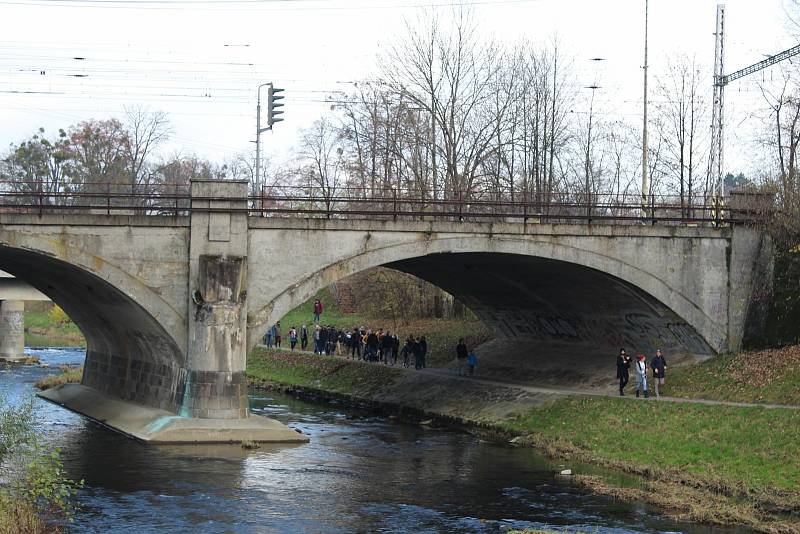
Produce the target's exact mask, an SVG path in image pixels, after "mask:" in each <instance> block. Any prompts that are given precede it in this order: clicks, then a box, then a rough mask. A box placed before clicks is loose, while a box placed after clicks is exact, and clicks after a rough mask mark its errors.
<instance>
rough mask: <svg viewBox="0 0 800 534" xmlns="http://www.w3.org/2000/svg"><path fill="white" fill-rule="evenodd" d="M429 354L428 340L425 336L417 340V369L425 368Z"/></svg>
mask: <svg viewBox="0 0 800 534" xmlns="http://www.w3.org/2000/svg"><path fill="white" fill-rule="evenodd" d="M427 355H428V341H427V340H426V339H425V336H422V337H420V338H419V341H417V369H425V356H427Z"/></svg>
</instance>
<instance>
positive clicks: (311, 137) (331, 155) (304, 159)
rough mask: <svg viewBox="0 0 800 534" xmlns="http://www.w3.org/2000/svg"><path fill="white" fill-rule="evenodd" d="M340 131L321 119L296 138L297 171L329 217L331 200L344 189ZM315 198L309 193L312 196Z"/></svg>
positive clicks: (343, 162)
mask: <svg viewBox="0 0 800 534" xmlns="http://www.w3.org/2000/svg"><path fill="white" fill-rule="evenodd" d="M341 141H342V137H341V130H339V129H338V128H336V127H335V126H334V125H333V124H332V123H331V122H330V121H329V120H328V119H326V118H322V119H319V120H317V121H315V122H314V124H313V125H312V126H311V127H310V128H308V129H307V130H304V131H303V132H302V134H301V139H300V152H299V156H300V163H301V164H302V169H301V172H302V173H303V176H304V178H305V181H306V184H307V187H308V188H309V189H310V190H312V189H313V190H316V191H318V192H319V193H320V194H321V195H322V197H323V199H324V202H325V211H326V213H327V214H328V216H330V214H331V209H332V205H333V199H334V198H335V197H336V195H337V194H338V193H339V191H340V189H341V188H342V187H343V186H344V182H345V161H344V158H343V155H344V148H343V147H342V143H341ZM313 196H315V195H313V194H312V197H313Z"/></svg>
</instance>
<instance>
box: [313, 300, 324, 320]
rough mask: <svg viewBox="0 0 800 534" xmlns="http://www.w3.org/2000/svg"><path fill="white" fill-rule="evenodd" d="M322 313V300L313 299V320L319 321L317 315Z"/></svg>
mask: <svg viewBox="0 0 800 534" xmlns="http://www.w3.org/2000/svg"><path fill="white" fill-rule="evenodd" d="M320 315H322V301H321V300H319V299H317V300H315V301H314V322H315V323H318V322H319V317H320Z"/></svg>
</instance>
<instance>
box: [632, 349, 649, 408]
mask: <svg viewBox="0 0 800 534" xmlns="http://www.w3.org/2000/svg"><path fill="white" fill-rule="evenodd" d="M635 370H636V396H637V397H638V396H639V392H640V391H641V392H644V398H645V399H646V398H647V397H648V393H647V360H646V359H645V357H644V354H639V355H638V356H636V365H635Z"/></svg>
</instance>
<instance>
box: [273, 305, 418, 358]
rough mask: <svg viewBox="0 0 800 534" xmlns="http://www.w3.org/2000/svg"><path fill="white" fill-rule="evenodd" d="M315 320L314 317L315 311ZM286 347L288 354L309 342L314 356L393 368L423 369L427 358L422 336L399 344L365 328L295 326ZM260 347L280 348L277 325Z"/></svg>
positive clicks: (387, 335) (383, 333)
mask: <svg viewBox="0 0 800 534" xmlns="http://www.w3.org/2000/svg"><path fill="white" fill-rule="evenodd" d="M314 316H315V319H316V317H317V313H316V308H315V314H314ZM288 337H289V345H290V349H291V350H292V351H294V350H295V347H296V346H297V345H298V343H299V344H300V350H307V349H308V348H309V342H310V341H311V342H313V348H312V350H313V351H314V354H325V355H327V356H330V355H336V356H349V357H350V358H351V359H359V360H363V361H368V362H383V363H385V364H387V365H395V364H397V361H398V359H402V365H403V367H412V366H413V367H414V368H415V369H424V368H425V358H426V356H427V354H428V341H427V340H426V339H425V336H411V335H410V336H408V337H407V338H406V339H405V341H404V342H403V344H402V347H401V343H400V338H398V337H397V334H396V333H392V332H390V331H388V330H386V331H384V330H383V329H381V328H379V329H377V330H372V329H368V328H365V327H355V328H353V329H352V330H342V329H340V328H337V327H335V326H332V325H321V324H315V325H314V328H313V330H311V331H309V328H308V326H306V325H305V324H304V325H301V326H300V328H299V329H298V328H297V327H295V326H292V327H290V328H289V331H288ZM263 341H264V344H265V345H266V346H267V348H273V347H274V348H281V343H282V341H283V339H282V335H281V323H280V321H278V322H277V323H275V324H274V325H272V326H271V327H270V328H269V329H267V332H266V334H265V335H264V339H263Z"/></svg>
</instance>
